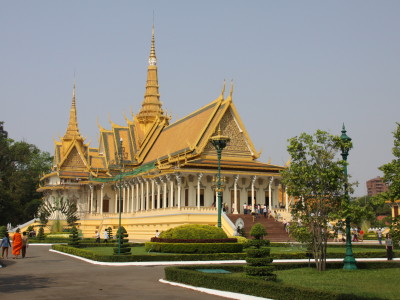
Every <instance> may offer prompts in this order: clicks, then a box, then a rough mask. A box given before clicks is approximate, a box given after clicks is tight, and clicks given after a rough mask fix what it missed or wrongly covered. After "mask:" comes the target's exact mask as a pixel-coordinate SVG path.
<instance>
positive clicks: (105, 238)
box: [103, 229, 109, 243]
mask: <svg viewBox="0 0 400 300" xmlns="http://www.w3.org/2000/svg"><path fill="white" fill-rule="evenodd" d="M103 237H104V243H108V238H109V236H108V231H107V229H104V232H103Z"/></svg>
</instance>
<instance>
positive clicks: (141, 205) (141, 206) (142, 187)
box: [140, 179, 144, 210]
mask: <svg viewBox="0 0 400 300" xmlns="http://www.w3.org/2000/svg"><path fill="white" fill-rule="evenodd" d="M143 183H144V181H143V179H141V180H140V210H144V184H143Z"/></svg>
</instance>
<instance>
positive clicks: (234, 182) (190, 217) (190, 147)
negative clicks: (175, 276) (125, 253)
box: [39, 28, 290, 239]
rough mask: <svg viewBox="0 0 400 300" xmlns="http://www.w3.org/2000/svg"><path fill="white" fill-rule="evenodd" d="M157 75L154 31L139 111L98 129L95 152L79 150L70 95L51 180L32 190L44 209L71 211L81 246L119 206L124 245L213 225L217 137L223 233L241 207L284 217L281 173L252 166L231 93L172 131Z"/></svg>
mask: <svg viewBox="0 0 400 300" xmlns="http://www.w3.org/2000/svg"><path fill="white" fill-rule="evenodd" d="M157 72H158V70H157V58H156V52H155V39H154V28H153V32H152V40H151V49H150V57H149V65H148V69H147V81H146V90H145V95H144V99H143V102H142V106H141V109H140V111H139V112H138V113H137V114H135V115H133V114H132V116H131V118H127V117H125V120H126V124H123V125H117V124H115V123H113V122H111V126H110V127H111V128H110V129H106V128H103V127H101V126H100V125H98V126H99V130H100V140H99V146H98V148H92V147H90V146H89V144H87V143H85V139H84V138H83V137H82V135H81V133H80V131H79V127H78V119H77V102H76V94H75V85H74V88H73V94H72V105H71V110H70V114H69V122H68V126H67V130H66V132H65V134H64V136H63V137H62V138H60V140H59V141H55V149H54V165H53V168H52V171H51V172H50V173H48V174H46V175H44V176H43V177H42V178H41V181H40V187H39V191H41V192H43V199H44V201H45V202H47V203H48V204H49V205H55V203H54V202H55V201H57V199H59V198H60V197H62V198H64V199H68V200H69V201H72V202H74V203H76V205H77V207H78V216H79V219H80V220H79V224H80V225H79V226H80V229H81V230H82V232H83V234H84V236H93V235H94V232H95V230H99V231H102V230H104V228H106V227H108V226H113V227H114V228H117V227H116V226H117V225H118V220H119V219H118V218H119V209H120V208H119V206H121V218H122V225H123V226H124V227H125V228H126V229H127V231H128V233H129V236H130V238H137V239H146V238H148V237H150V236H152V235H154V232H155V230H156V229H158V230H165V229H167V228H170V227H172V226H177V225H181V224H186V223H198V224H200V223H201V224H214V225H215V224H216V222H217V209H216V206H217V205H216V203H217V193H216V190H217V185H216V178H217V176H216V175H217V165H218V161H217V152H216V149H215V148H214V146H213V144H212V143H210V139H211V137H213V136H215V135H216V134H218V132H219V133H220V134H222V135H223V136H227V137H229V139H230V141H229V142H228V144H227V146H226V148H225V149H223V151H222V158H221V179H222V182H223V187H224V188H223V193H222V203H223V205H224V211H225V212H224V213H223V222H222V225H223V228H224V230H225V231H227V232H228V233H230V234H232V232H233V231H234V226H233V224H232V222H230V221H229V218H227V216H226V214H238V213H243V208H244V207H245V206H246V205H249V206H250V207H254V205H255V204H261V205H267V206H268V207H269V208H271V209H286V210H287V209H288V207H289V204H290V203H289V199H288V197H287V195H286V194H285V192H284V187H283V186H282V185H281V183H280V174H279V172H280V170H282V169H283V167H281V166H276V165H272V164H269V163H262V162H259V161H258V160H257V158H258V157H259V153H258V152H257V151H256V149H255V147H254V145H253V143H252V141H251V139H250V136H249V134H248V133H247V131H246V129H245V126H244V124H243V123H242V120H241V119H240V116H239V113H238V111H237V110H236V108H235V105H234V104H233V101H232V93H233V86H231V87H230V91H229V92H227V93H225V86H224V88H223V89H222V92H221V93H220V95H219V96H218V97H217V99H215V100H214V101H212V102H210V103H207V104H206V105H205V106H203V107H201V108H199V109H198V110H196V111H195V112H193V113H191V114H189V115H187V116H186V117H184V118H182V119H180V120H178V121H175V122H171V117H170V116H168V115H167V114H166V113H165V112H164V110H163V107H162V103H161V101H160V93H159V84H158V75H157ZM226 94H227V95H226ZM119 203H121V205H119Z"/></svg>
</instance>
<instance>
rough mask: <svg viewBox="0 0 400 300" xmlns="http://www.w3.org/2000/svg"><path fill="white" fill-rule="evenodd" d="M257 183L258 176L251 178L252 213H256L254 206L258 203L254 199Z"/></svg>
mask: <svg viewBox="0 0 400 300" xmlns="http://www.w3.org/2000/svg"><path fill="white" fill-rule="evenodd" d="M255 182H256V176H252V177H251V212H255V211H254V206H255V204H256V201H255V199H254V183H255Z"/></svg>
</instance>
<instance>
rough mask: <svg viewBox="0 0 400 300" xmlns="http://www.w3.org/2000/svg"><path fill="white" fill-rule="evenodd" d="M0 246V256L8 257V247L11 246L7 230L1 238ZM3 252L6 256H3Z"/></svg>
mask: <svg viewBox="0 0 400 300" xmlns="http://www.w3.org/2000/svg"><path fill="white" fill-rule="evenodd" d="M0 246H1V258H7V259H8V248H10V247H11V243H10V236H9V235H8V232H6V234H5V235H4V237H3V238H2V239H1V243H0ZM4 253H5V254H6V257H4Z"/></svg>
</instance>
